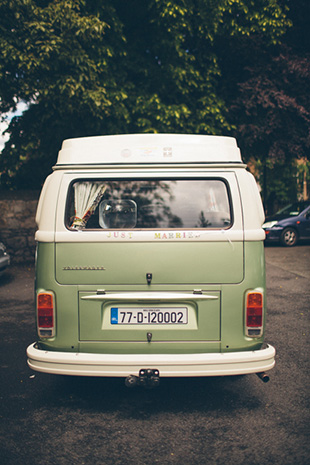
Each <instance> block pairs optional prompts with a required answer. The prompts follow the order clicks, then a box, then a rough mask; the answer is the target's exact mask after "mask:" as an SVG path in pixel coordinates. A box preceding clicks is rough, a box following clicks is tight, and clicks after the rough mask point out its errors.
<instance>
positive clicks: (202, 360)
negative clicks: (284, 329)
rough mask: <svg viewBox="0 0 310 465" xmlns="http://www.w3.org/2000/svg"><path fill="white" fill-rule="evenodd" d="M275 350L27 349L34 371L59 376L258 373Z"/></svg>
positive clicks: (267, 365)
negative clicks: (145, 372) (155, 372)
mask: <svg viewBox="0 0 310 465" xmlns="http://www.w3.org/2000/svg"><path fill="white" fill-rule="evenodd" d="M275 353H276V351H275V349H274V347H272V346H270V345H268V346H267V348H266V349H262V350H253V351H246V352H228V353H203V354H91V353H80V352H78V353H75V352H54V351H47V350H39V349H36V348H35V344H31V345H30V346H29V347H28V348H27V357H28V360H27V362H28V365H29V367H30V368H32V369H33V370H35V371H39V372H42V373H53V374H59V375H78V376H111V377H126V376H129V375H135V376H138V375H139V371H140V369H142V368H153V369H157V370H159V373H160V376H161V377H179V376H182V377H183V376H184V377H194V376H227V375H243V374H249V373H260V372H263V371H268V370H271V369H272V368H273V367H274V364H275Z"/></svg>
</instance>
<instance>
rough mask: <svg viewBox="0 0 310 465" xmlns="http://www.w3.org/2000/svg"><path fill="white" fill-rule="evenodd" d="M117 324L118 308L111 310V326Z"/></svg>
mask: <svg viewBox="0 0 310 465" xmlns="http://www.w3.org/2000/svg"><path fill="white" fill-rule="evenodd" d="M117 324H118V308H111V325H117Z"/></svg>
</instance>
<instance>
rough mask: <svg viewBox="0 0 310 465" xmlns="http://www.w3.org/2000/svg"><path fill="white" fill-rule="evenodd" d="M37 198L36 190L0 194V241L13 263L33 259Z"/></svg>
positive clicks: (31, 260)
mask: <svg viewBox="0 0 310 465" xmlns="http://www.w3.org/2000/svg"><path fill="white" fill-rule="evenodd" d="M38 198H39V193H38V192H28V191H26V192H7V193H3V192H2V193H1V194H0V212H1V222H0V241H2V242H3V243H4V244H5V246H6V248H7V252H8V253H9V254H10V256H11V262H12V263H13V264H14V263H30V262H33V261H34V256H35V240H34V234H35V231H36V224H35V214H36V208H37V204H38Z"/></svg>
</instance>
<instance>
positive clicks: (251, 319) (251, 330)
mask: <svg viewBox="0 0 310 465" xmlns="http://www.w3.org/2000/svg"><path fill="white" fill-rule="evenodd" d="M263 308H264V306H263V294H262V292H256V291H252V292H248V293H247V296H246V315H245V325H246V335H247V336H250V337H260V336H261V335H262V333H263Z"/></svg>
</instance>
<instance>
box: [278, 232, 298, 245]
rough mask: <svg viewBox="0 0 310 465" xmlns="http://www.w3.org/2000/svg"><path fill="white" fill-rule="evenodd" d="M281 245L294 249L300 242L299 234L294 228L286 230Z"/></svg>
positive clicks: (282, 235) (281, 238)
mask: <svg viewBox="0 0 310 465" xmlns="http://www.w3.org/2000/svg"><path fill="white" fill-rule="evenodd" d="M280 241H281V244H282V245H284V246H285V247H293V246H294V245H296V244H297V242H298V233H297V231H296V229H294V228H285V229H284V230H283V232H282V234H281V237H280Z"/></svg>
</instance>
